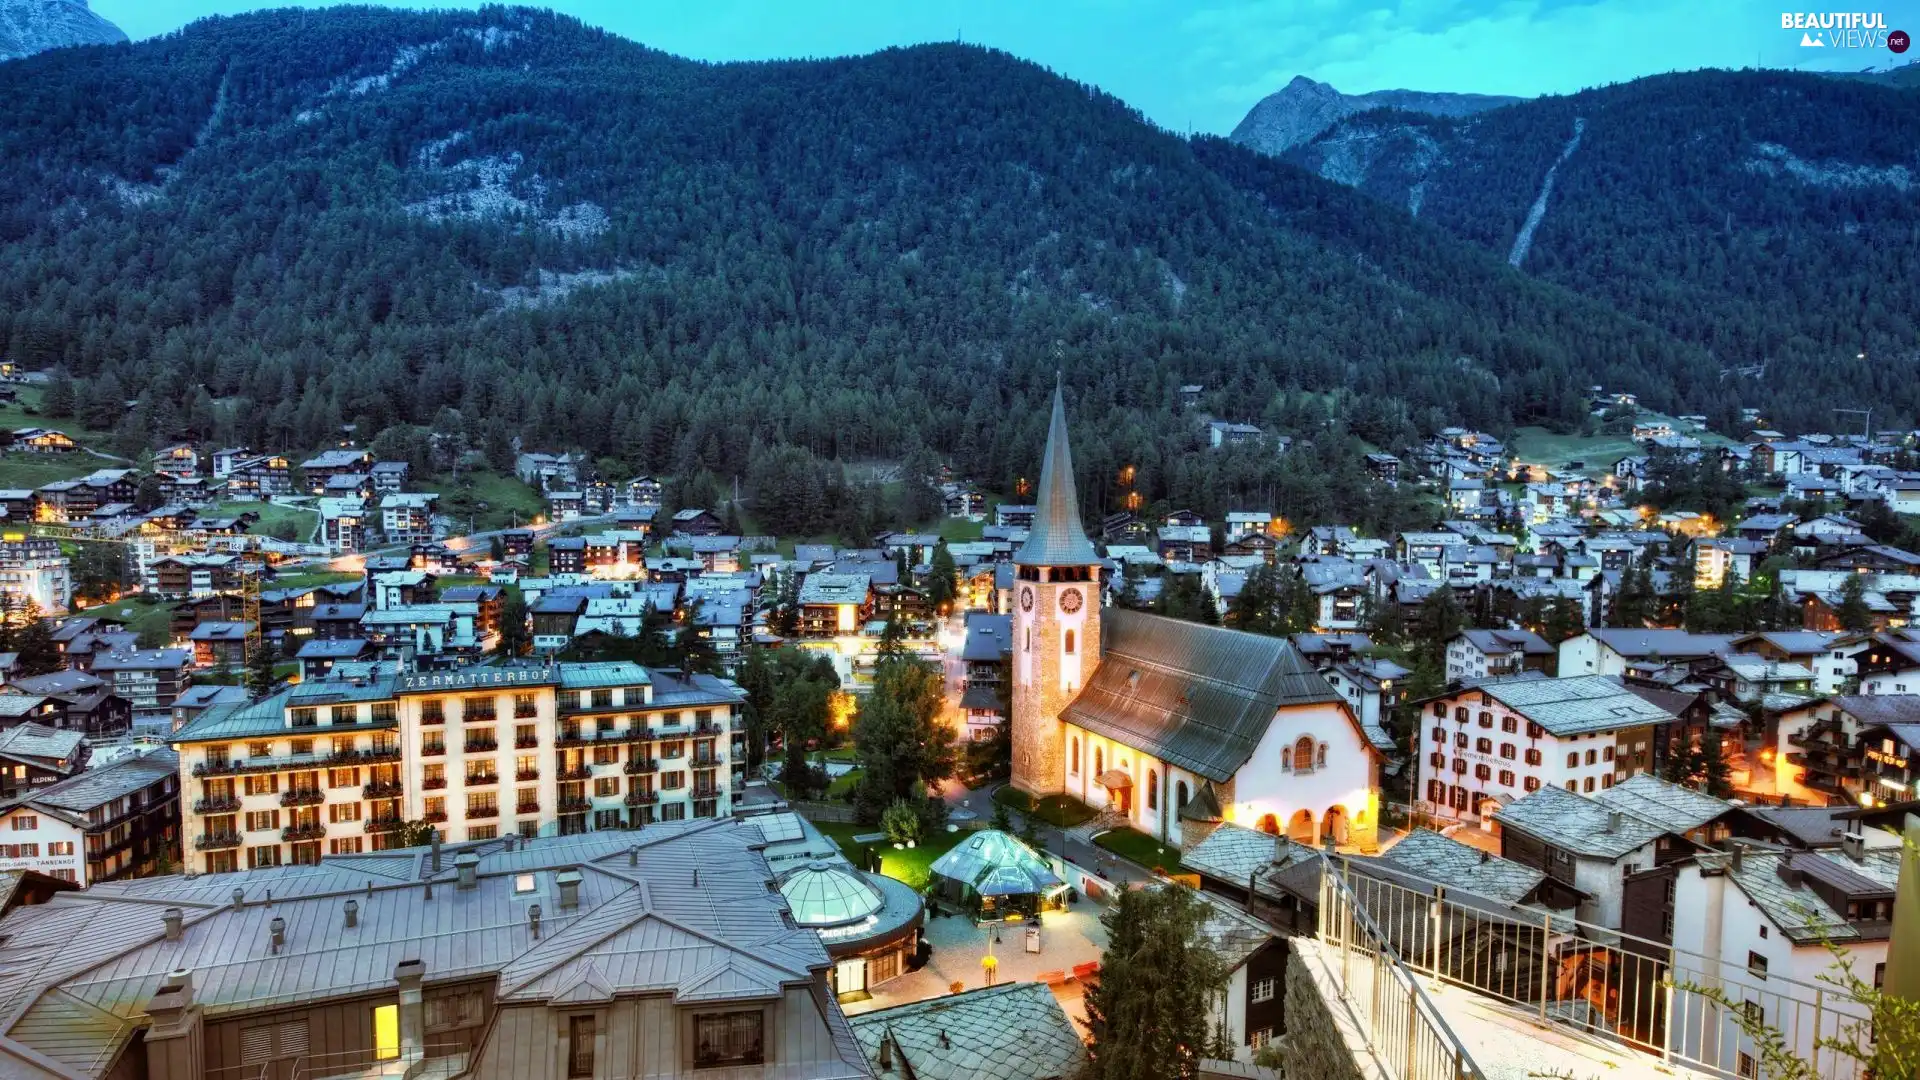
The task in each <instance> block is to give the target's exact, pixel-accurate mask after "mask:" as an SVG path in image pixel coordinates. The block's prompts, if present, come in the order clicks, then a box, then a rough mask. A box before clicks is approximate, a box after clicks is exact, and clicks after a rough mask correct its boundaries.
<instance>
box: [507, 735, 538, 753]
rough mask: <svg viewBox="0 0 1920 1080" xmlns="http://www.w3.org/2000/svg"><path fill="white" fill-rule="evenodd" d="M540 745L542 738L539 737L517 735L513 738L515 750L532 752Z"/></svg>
mask: <svg viewBox="0 0 1920 1080" xmlns="http://www.w3.org/2000/svg"><path fill="white" fill-rule="evenodd" d="M539 745H540V736H538V735H516V736H514V738H513V748H514V749H515V750H532V749H534V748H535V747H538V746H539Z"/></svg>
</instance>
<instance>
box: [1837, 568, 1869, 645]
mask: <svg viewBox="0 0 1920 1080" xmlns="http://www.w3.org/2000/svg"><path fill="white" fill-rule="evenodd" d="M1833 615H1834V618H1835V619H1838V620H1839V622H1840V627H1841V629H1843V630H1846V631H1848V632H1850V633H1856V634H1858V633H1864V632H1866V631H1868V630H1871V629H1873V609H1872V608H1869V607H1868V606H1867V582H1866V579H1865V578H1864V577H1862V576H1861V575H1859V574H1850V575H1848V577H1847V580H1846V581H1844V582H1841V584H1840V606H1839V607H1837V608H1835V609H1834V612H1833Z"/></svg>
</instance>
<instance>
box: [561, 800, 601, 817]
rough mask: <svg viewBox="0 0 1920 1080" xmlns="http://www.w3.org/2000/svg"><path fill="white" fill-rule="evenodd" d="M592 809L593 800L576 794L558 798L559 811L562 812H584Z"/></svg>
mask: <svg viewBox="0 0 1920 1080" xmlns="http://www.w3.org/2000/svg"><path fill="white" fill-rule="evenodd" d="M591 809H593V802H592V801H591V800H589V799H583V798H581V797H580V796H578V795H572V796H567V797H565V798H562V799H561V800H560V812H561V813H563V814H584V813H586V812H587V811H589V810H591Z"/></svg>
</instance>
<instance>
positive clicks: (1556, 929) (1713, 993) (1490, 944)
mask: <svg viewBox="0 0 1920 1080" xmlns="http://www.w3.org/2000/svg"><path fill="white" fill-rule="evenodd" d="M1326 868H1327V872H1326V873H1324V874H1323V875H1322V886H1321V894H1322V898H1323V899H1322V904H1321V908H1320V938H1321V940H1323V941H1326V942H1327V943H1329V944H1330V945H1333V946H1335V947H1336V948H1342V949H1347V948H1348V946H1346V944H1345V942H1346V940H1347V938H1349V937H1351V938H1352V940H1353V944H1352V946H1351V949H1352V950H1355V951H1357V952H1359V953H1361V954H1368V953H1370V952H1372V951H1373V949H1374V946H1373V944H1372V940H1373V939H1378V940H1379V941H1381V942H1383V943H1384V944H1385V946H1386V948H1387V949H1389V950H1390V951H1391V952H1392V954H1393V958H1394V959H1395V961H1396V962H1397V964H1398V965H1399V967H1400V968H1401V969H1405V970H1408V971H1411V972H1413V973H1416V974H1417V975H1419V976H1420V977H1424V978H1429V979H1433V980H1436V981H1438V982H1440V983H1442V984H1452V985H1454V986H1459V987H1462V988H1465V989H1467V990H1470V991H1473V992H1474V993H1476V994H1480V995H1483V996H1485V997H1488V998H1492V999H1495V1000H1498V1001H1501V1002H1505V1003H1507V1004H1508V1005H1510V1006H1513V1007H1515V1008H1518V1009H1523V1010H1525V1011H1527V1012H1530V1013H1532V1014H1534V1016H1535V1017H1537V1018H1538V1019H1539V1020H1540V1021H1542V1022H1545V1023H1551V1024H1554V1025H1556V1026H1558V1027H1561V1028H1563V1029H1566V1030H1570V1031H1573V1032H1577V1033H1579V1034H1581V1035H1583V1036H1585V1037H1588V1038H1592V1039H1597V1040H1599V1041H1601V1042H1604V1043H1607V1044H1610V1045H1613V1046H1616V1047H1619V1048H1621V1049H1623V1050H1627V1051H1632V1052H1635V1053H1643V1054H1648V1055H1654V1056H1658V1057H1659V1058H1660V1059H1661V1060H1662V1061H1664V1062H1665V1063H1668V1064H1678V1065H1683V1066H1686V1067H1687V1068H1691V1069H1697V1070H1700V1071H1704V1072H1709V1073H1716V1074H1720V1075H1723V1076H1727V1077H1739V1076H1741V1075H1742V1074H1743V1072H1745V1073H1746V1074H1747V1075H1752V1074H1753V1069H1754V1068H1755V1067H1757V1063H1758V1062H1759V1061H1760V1058H1761V1051H1760V1049H1759V1047H1757V1046H1756V1045H1755V1043H1754V1040H1753V1039H1752V1038H1751V1037H1749V1036H1748V1035H1747V1034H1746V1032H1745V1031H1744V1030H1743V1028H1742V1027H1741V1025H1740V1023H1739V1019H1738V1018H1736V1016H1735V1015H1734V1014H1733V1010H1732V1009H1729V1008H1727V1007H1725V1005H1723V1004H1722V1003H1721V1001H1720V1000H1717V999H1718V998H1721V997H1724V998H1725V999H1726V1000H1727V1001H1731V1002H1734V1003H1736V1005H1737V1006H1738V1007H1739V1008H1740V1009H1741V1010H1742V1011H1743V1012H1746V1013H1747V1014H1749V1015H1750V1016H1752V1015H1754V1014H1757V1017H1756V1018H1757V1019H1759V1020H1761V1021H1763V1022H1764V1023H1765V1024H1766V1025H1767V1026H1768V1027H1770V1028H1772V1029H1774V1030H1776V1031H1778V1032H1779V1033H1780V1034H1781V1037H1782V1038H1783V1040H1784V1042H1785V1045H1786V1047H1787V1048H1789V1049H1790V1050H1792V1051H1794V1052H1795V1053H1797V1054H1798V1055H1799V1056H1800V1057H1801V1058H1802V1059H1804V1060H1808V1061H1810V1062H1811V1063H1812V1064H1813V1065H1814V1067H1815V1068H1816V1069H1817V1070H1818V1072H1819V1075H1821V1076H1823V1077H1828V1078H1830V1080H1858V1078H1859V1077H1860V1075H1861V1070H1860V1063H1859V1062H1857V1061H1855V1060H1853V1059H1851V1058H1848V1057H1846V1056H1845V1055H1842V1054H1839V1053H1837V1052H1836V1051H1834V1050H1832V1049H1830V1048H1828V1047H1826V1046H1823V1045H1822V1040H1832V1039H1841V1040H1845V1039H1846V1038H1847V1037H1848V1036H1849V1033H1850V1032H1857V1031H1864V1030H1865V1027H1864V1025H1865V1022H1866V1020H1867V1008H1866V1006H1864V1005H1863V1004H1861V1003H1860V1002H1858V1001H1856V1000H1855V999H1853V998H1852V997H1851V996H1849V995H1847V994H1845V993H1844V992H1843V991H1842V990H1840V989H1839V988H1838V987H1836V986H1829V985H1819V984H1814V983H1807V982H1801V981H1798V980H1795V979H1792V978H1788V977H1786V976H1784V975H1781V974H1775V973H1763V972H1760V971H1750V970H1749V969H1748V967H1747V956H1746V955H1745V953H1744V951H1743V952H1742V953H1741V954H1740V955H1739V956H1734V955H1732V954H1731V953H1729V954H1728V955H1726V956H1724V957H1716V956H1708V955H1704V954H1701V953H1697V952H1692V951H1689V950H1686V949H1681V948H1677V947H1675V946H1673V945H1671V944H1669V943H1666V942H1660V941H1655V940H1652V939H1649V938H1643V937H1637V936H1634V935H1631V934H1625V933H1622V932H1620V931H1618V930H1610V929H1607V928H1606V927H1601V926H1596V925H1593V924H1590V923H1585V922H1581V921H1579V920H1577V919H1574V918H1572V917H1570V916H1568V915H1564V914H1561V913H1558V912H1550V911H1547V910H1545V909H1541V908H1534V907H1516V906H1514V905H1512V904H1510V903H1507V902H1504V901H1501V900H1497V899H1492V898H1488V897H1484V896H1479V895H1477V894H1473V893H1470V892H1467V891H1465V890H1461V889H1454V888H1449V887H1446V886H1443V885H1438V884H1430V883H1426V882H1423V881H1420V880H1419V879H1417V878H1414V877H1412V876H1410V875H1406V874H1403V873H1402V874H1393V873H1389V872H1385V871H1383V870H1382V869H1381V868H1378V867H1377V866H1366V867H1364V868H1363V867H1362V865H1361V864H1355V863H1349V862H1348V860H1346V859H1343V858H1342V859H1332V860H1329V861H1328V863H1327V864H1326ZM1389 878H1393V879H1395V880H1389ZM1403 882H1405V883H1403ZM1348 921H1355V922H1356V923H1357V928H1356V929H1354V930H1351V931H1349V930H1347V929H1346V928H1345V927H1346V925H1347V922H1348ZM1742 948H1743V949H1744V946H1743V947H1742ZM1804 948H1805V947H1803V951H1804ZM1343 962H1344V961H1343ZM1820 966H1821V967H1822V968H1825V967H1826V966H1827V965H1826V960H1825V957H1824V955H1822V957H1821V961H1820ZM1375 985H1376V986H1378V985H1379V980H1378V979H1376V980H1375ZM1703 991H1704V992H1703ZM1356 1009H1357V1010H1360V1011H1362V1012H1364V1009H1362V1008H1361V1007H1360V1006H1356ZM1396 1045H1397V1044H1396ZM1743 1059H1744V1060H1743ZM1423 1075H1429V1074H1423Z"/></svg>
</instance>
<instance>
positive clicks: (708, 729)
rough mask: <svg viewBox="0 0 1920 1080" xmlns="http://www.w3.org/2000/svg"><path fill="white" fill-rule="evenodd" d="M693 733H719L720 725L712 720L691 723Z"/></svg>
mask: <svg viewBox="0 0 1920 1080" xmlns="http://www.w3.org/2000/svg"><path fill="white" fill-rule="evenodd" d="M693 733H694V734H696V735H718V734H720V725H719V724H718V723H716V722H715V721H712V720H702V721H700V722H698V723H696V724H694V725H693Z"/></svg>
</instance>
